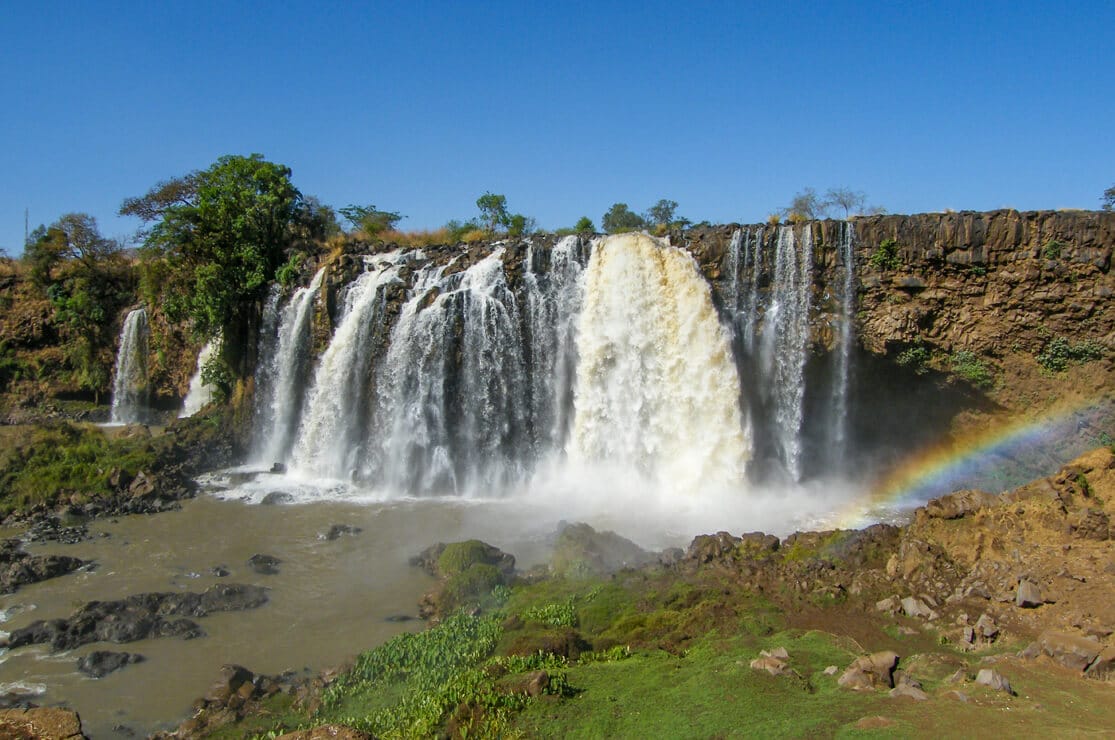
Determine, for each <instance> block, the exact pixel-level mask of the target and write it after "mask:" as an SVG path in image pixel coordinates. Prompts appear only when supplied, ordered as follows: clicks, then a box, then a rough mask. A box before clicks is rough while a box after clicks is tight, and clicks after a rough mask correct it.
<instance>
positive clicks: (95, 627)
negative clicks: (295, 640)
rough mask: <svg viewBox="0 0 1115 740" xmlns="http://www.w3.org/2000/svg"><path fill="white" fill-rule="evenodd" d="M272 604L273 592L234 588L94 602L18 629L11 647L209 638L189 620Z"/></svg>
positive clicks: (11, 638) (59, 647)
mask: <svg viewBox="0 0 1115 740" xmlns="http://www.w3.org/2000/svg"><path fill="white" fill-rule="evenodd" d="M266 602H267V589H265V588H262V587H260V586H248V585H239V584H228V585H218V586H211V587H209V588H208V589H206V590H205V591H203V592H201V593H190V592H176V593H147V594H137V595H135V596H129V597H127V598H126V599H120V600H118V601H91V602H89V603H87V604H85V605H84V606H82V607H80V608H79V609H78V610H77V611H75V612H74V613H73V614H72V615H71V616H70V617H69V618H68V619H51V620H39V621H36V622H33V623H31V624H29V625H27V626H26V627H23V628H21V629H17V630H14V631H13V632H12V633H11V635H10V636H9V638H8V642H7V646H8V647H12V648H16V647H21V646H23V645H37V644H44V643H49V644H50V646H51V648H52V649H53V650H56V651H59V650H72V649H73V648H76V647H79V646H81V645H86V644H88V643H91V642H115V643H123V642H133V641H135V640H142V639H144V638H148V637H179V638H183V639H190V638H193V637H200V636H201V635H203V634H204V632H202V630H201V628H200V627H199V626H198V625H197V624H196V623H195V622H193V621H191V620H190V619H187V618H186V617H195V618H196V617H204V616H206V615H208V614H211V613H213V612H223V611H239V610H242V609H253V608H255V607H257V606H260V605H261V604H264V603H266Z"/></svg>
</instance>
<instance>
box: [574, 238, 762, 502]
mask: <svg viewBox="0 0 1115 740" xmlns="http://www.w3.org/2000/svg"><path fill="white" fill-rule="evenodd" d="M584 290H585V297H584V307H583V309H582V311H581V317H580V320H579V323H578V336H577V354H578V357H579V363H578V366H577V382H576V386H575V390H574V409H575V411H574V421H573V436H572V440H571V442H570V445H569V456H570V459H571V461H572V462H573V463H574V464H582V463H597V462H606V463H608V464H609V465H613V466H621V467H624V468H628V469H630V470H633V471H637V472H640V473H643V474H645V475H648V476H650V477H652V478H654V479H657V480H659V481H662V482H664V483H669V484H670V485H671V486H672V487H674V488H675V489H677V490H679V491H694V490H698V489H700V488H702V487H704V488H712V489H720V488H724V487H727V486H739V485H741V484H742V483H743V477H744V466H745V463H746V461H747V458H748V456H749V453H750V440H749V433H748V432H747V430H746V429H745V427H744V423H743V419H742V417H741V411H740V407H739V404H738V403H737V399H738V397H739V385H740V377H739V374H738V372H737V368H736V364H735V360H734V358H733V356H732V350H731V338H730V335H729V333H728V331H727V330H726V329H725V327H724V326H723V325H722V324H721V323H720V321H719V317H718V316H717V313H716V309H715V308H714V306H713V303H712V298H711V295H710V290H709V285H708V283H707V282H705V280H704V279H703V278H702V277H701V275H700V273H699V272H698V270H697V265H696V263H695V262H694V261H693V258H692V257H691V256H690V255H689V254H687V253H686V252H684V251H682V250H680V249H677V248H675V247H670V246H667V245H665V244H663V243H661V242H659V241H657V240H655V239H653V238H651V237H648V236H646V235H644V234H624V235H621V236H616V237H611V238H609V239H606V240H604V241H603V242H601V243H600V244H598V245H597V246H596V248H595V249H594V250H593V254H592V259H591V260H589V264H588V269H587V271H586V275H585V289H584Z"/></svg>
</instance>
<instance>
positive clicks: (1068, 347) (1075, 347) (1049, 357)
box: [1037, 337, 1104, 373]
mask: <svg viewBox="0 0 1115 740" xmlns="http://www.w3.org/2000/svg"><path fill="white" fill-rule="evenodd" d="M1103 352H1104V348H1103V345H1102V344H1100V343H1099V342H1097V341H1095V340H1092V339H1086V340H1083V341H1080V342H1075V343H1073V342H1069V340H1067V339H1065V338H1064V337H1053V338H1052V339H1050V340H1049V341H1048V342H1046V343H1045V347H1043V348H1042V350H1041V352H1040V353H1039V354H1038V357H1037V360H1038V364H1039V365H1041V366H1042V367H1043V368H1045V370H1047V371H1048V372H1051V373H1060V372H1064V371H1065V370H1067V369H1068V368H1069V366H1070V365H1082V364H1084V363H1086V362H1092V361H1093V360H1099V359H1102V358H1103Z"/></svg>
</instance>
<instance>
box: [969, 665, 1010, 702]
mask: <svg viewBox="0 0 1115 740" xmlns="http://www.w3.org/2000/svg"><path fill="white" fill-rule="evenodd" d="M976 683H978V684H980V685H982V686H988V687H990V688H992V689H995V690H996V691H1003V692H1006V693H1008V694H1010V695H1011V696H1014V690H1013V689H1012V688H1011V687H1010V681H1008V680H1007V679H1006V678H1005V677H1004V676H1003V675H1002V674H1001V673H999V672H998V671H997V670H995V669H994V668H981V669H980V672H979V673H977V674H976Z"/></svg>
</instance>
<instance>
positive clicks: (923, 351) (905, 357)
mask: <svg viewBox="0 0 1115 740" xmlns="http://www.w3.org/2000/svg"><path fill="white" fill-rule="evenodd" d="M931 357H932V355H931V354H930V352H929V349H928V348H926V347H925V346H924V345H921V344H915V345H914V346H912V347H907V348H906V349H904V350H902V351H901V352H899V353H898V357H896V358H895V359H894V361H895V362H897V363H898V364H899V365H901V366H902V367H908V368H910V369H911V370H913V371H914V373H916V374H917V375H925V374H926V373H927V372H929V360H930V359H931Z"/></svg>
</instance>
